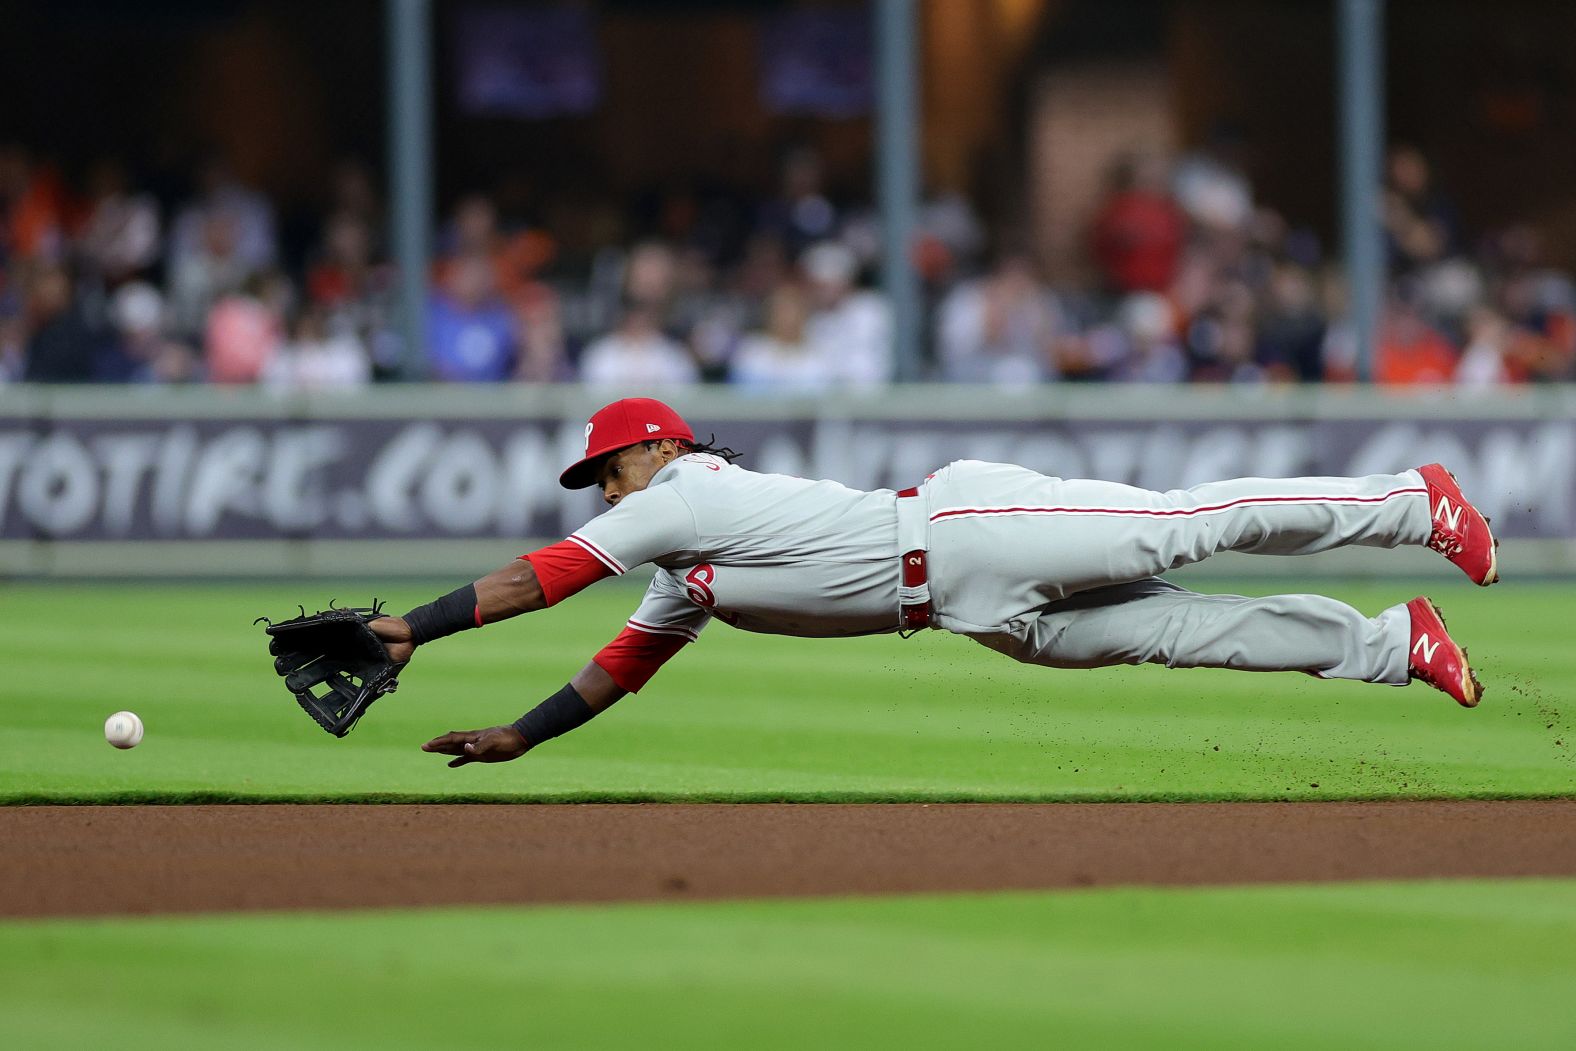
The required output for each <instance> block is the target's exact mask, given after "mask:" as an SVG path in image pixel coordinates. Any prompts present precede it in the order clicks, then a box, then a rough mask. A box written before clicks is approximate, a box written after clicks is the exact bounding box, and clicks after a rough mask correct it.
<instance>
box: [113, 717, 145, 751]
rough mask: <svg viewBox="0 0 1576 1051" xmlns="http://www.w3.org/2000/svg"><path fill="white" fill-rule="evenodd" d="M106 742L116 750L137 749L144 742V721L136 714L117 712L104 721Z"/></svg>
mask: <svg viewBox="0 0 1576 1051" xmlns="http://www.w3.org/2000/svg"><path fill="white" fill-rule="evenodd" d="M104 740H106V741H108V742H109V743H110V744H112V745H114V746H115V747H116V748H135V747H137V745H138V744H140V743H141V741H142V720H141V719H139V718H137V713H136V712H116V713H115V714H114V715H112V716H110V717H109V718H108V719H105V720H104Z"/></svg>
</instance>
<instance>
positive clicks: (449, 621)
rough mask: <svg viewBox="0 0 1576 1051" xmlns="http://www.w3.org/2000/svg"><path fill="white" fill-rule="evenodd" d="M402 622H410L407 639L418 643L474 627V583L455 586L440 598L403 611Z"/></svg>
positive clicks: (475, 625)
mask: <svg viewBox="0 0 1576 1051" xmlns="http://www.w3.org/2000/svg"><path fill="white" fill-rule="evenodd" d="M405 623H406V624H409V625H410V641H412V642H414V643H415V644H416V645H418V646H420V645H421V644H422V643H424V642H431V641H432V640H433V639H441V638H443V637H444V636H445V635H453V634H454V633H455V632H457V631H467V630H469V629H471V628H474V627H477V624H476V585H475V584H467V585H465V586H464V587H463V588H455V589H454V590H453V591H451V592H449V593H448V594H447V595H445V596H443V597H442V598H440V599H436V600H435V601H432V602H429V603H427V604H426V605H425V606H417V607H416V608H415V609H413V610H411V611H410V612H409V613H407V614H405Z"/></svg>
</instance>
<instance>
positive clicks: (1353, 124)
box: [1336, 0, 1389, 383]
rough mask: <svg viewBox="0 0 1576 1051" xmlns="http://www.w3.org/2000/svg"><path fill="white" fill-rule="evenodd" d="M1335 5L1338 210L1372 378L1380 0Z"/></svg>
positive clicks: (1380, 251) (1378, 244) (1361, 359)
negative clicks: (1337, 42) (1337, 23)
mask: <svg viewBox="0 0 1576 1051" xmlns="http://www.w3.org/2000/svg"><path fill="white" fill-rule="evenodd" d="M1336 2H1337V3H1338V4H1339V6H1340V13H1339V23H1340V27H1339V35H1340V69H1339V76H1338V78H1337V80H1338V81H1339V83H1340V117H1339V122H1340V139H1341V214H1342V222H1341V225H1342V229H1343V231H1344V238H1343V239H1344V241H1345V250H1346V275H1347V281H1348V284H1349V288H1350V294H1349V299H1350V303H1349V310H1350V319H1351V325H1352V335H1353V337H1354V339H1355V340H1356V343H1357V378H1358V379H1359V380H1360V381H1362V382H1364V383H1368V382H1370V381H1372V379H1373V367H1374V344H1375V342H1376V340H1377V337H1378V332H1379V315H1380V311H1381V310H1382V309H1383V306H1384V297H1385V294H1386V285H1387V284H1388V277H1389V266H1388V263H1387V261H1386V259H1385V241H1384V230H1383V228H1382V227H1381V225H1380V214H1381V211H1380V210H1381V208H1382V207H1383V203H1382V201H1381V200H1380V191H1381V187H1382V185H1383V180H1384V137H1385V130H1384V94H1385V88H1384V6H1385V5H1384V0H1336Z"/></svg>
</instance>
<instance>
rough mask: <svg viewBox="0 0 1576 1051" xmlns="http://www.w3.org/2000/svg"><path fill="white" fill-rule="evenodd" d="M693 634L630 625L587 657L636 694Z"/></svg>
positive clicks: (623, 686) (620, 686) (620, 684)
mask: <svg viewBox="0 0 1576 1051" xmlns="http://www.w3.org/2000/svg"><path fill="white" fill-rule="evenodd" d="M693 638H694V636H693V635H692V634H691V633H690V632H688V631H680V630H669V629H663V630H661V631H652V630H650V629H648V628H637V627H635V626H633V625H631V626H629V627H627V628H625V629H624V630H623V631H621V632H619V633H618V637H617V638H615V639H614V640H613V641H612V642H610V643H608V644H607V645H606V646H603V647H602V649H601V650H600V651H598V653H597V655H596V656H595V657H592V658H591V659H592V660H593V661H595V662H596V663H597V665H598V666H599V667H600V668H601V669H602V670H603V671H605V672H607V674H608V675H609V677H611V678H612V680H613V681H614V682H615V683H617V684H618V687H619V689H621V690H625V691H626V692H629V693H639V692H640V688H641V687H642V686H644V685H646V683H647V682H649V681H651V677H652V676H653V675H655V674H656V673H657V669H659V668H661V667H662V666H663V665H664V664H666V663H667V662H668V660H669V658H671V657H672V656H673V655H674V654H675V653H677V652H678V651H679V650H681V649H683V648H684V646H685V644H686V643H689V642H691V641H693Z"/></svg>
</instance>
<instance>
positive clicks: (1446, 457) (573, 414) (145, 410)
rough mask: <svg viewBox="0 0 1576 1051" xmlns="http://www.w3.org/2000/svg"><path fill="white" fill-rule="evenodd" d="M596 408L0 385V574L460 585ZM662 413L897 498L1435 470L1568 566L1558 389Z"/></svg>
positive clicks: (587, 511) (1567, 467)
mask: <svg viewBox="0 0 1576 1051" xmlns="http://www.w3.org/2000/svg"><path fill="white" fill-rule="evenodd" d="M604 400H606V399H605V398H604V397H602V396H600V395H598V394H597V393H596V392H591V391H587V390H585V389H583V388H578V387H532V388H517V387H477V388H462V387H419V386H413V387H395V388H380V389H374V390H369V391H366V392H362V393H358V394H353V395H335V396H333V397H316V398H314V397H293V398H281V397H275V396H270V395H268V394H267V393H265V392H261V391H255V390H228V389H223V388H215V387H202V388H191V389H145V388H126V387H121V388H87V389H83V388H74V389H65V388H43V389H40V388H27V389H24V388H15V387H13V388H6V389H0V573H4V574H7V575H13V576H15V575H61V576H83V575H92V576H97V575H102V574H106V573H109V574H114V575H163V574H173V575H212V574H219V575H274V574H308V575H344V574H361V573H376V574H384V575H390V574H402V575H412V574H420V575H427V574H434V573H437V574H459V575H474V574H475V573H479V572H481V571H484V570H486V569H489V568H492V567H494V566H495V565H497V564H498V563H500V562H502V561H504V560H506V559H507V558H508V557H510V556H511V555H513V554H516V553H519V552H520V551H524V550H527V549H529V548H530V547H531V546H533V545H534V544H535V543H536V542H538V541H539V540H541V539H545V538H557V537H560V536H562V535H563V534H565V533H567V532H569V531H571V530H572V529H574V528H575V527H577V526H578V525H579V524H580V523H582V522H584V521H585V520H586V519H587V518H589V517H591V516H592V515H594V514H595V513H597V511H598V509H599V507H598V502H597V498H596V495H595V493H594V491H584V492H578V493H569V492H566V491H564V490H563V489H560V488H559V487H558V485H557V481H556V479H557V475H558V472H559V470H561V469H562V467H563V466H564V465H565V464H567V463H569V462H571V461H572V460H574V459H575V458H576V457H577V456H578V455H579V453H580V450H581V449H582V448H583V446H584V428H585V419H586V416H587V415H588V414H589V412H590V411H591V410H593V409H595V408H596V407H597V406H598V405H600V404H601V403H602V402H603V401H604ZM671 400H672V401H673V403H674V405H675V406H676V407H677V408H679V409H680V411H682V412H683V413H684V414H685V415H686V416H687V417H688V418H689V419H690V420H691V421H692V423H693V424H694V426H696V427H697V429H698V431H699V436H700V437H702V438H704V437H706V436H707V435H708V434H710V433H712V432H715V434H716V436H717V440H718V442H719V443H722V444H727V445H730V446H732V447H733V448H734V449H737V450H738V451H740V452H741V453H743V454H744V462H745V463H746V464H747V465H749V466H752V467H755V468H758V469H761V470H767V471H782V472H786V473H792V474H802V475H808V476H812V477H825V478H835V479H837V480H839V481H842V482H845V483H847V484H849V485H852V486H856V487H859V488H876V487H890V488H901V487H904V486H907V485H912V484H914V483H915V482H917V481H919V480H920V479H921V478H923V477H924V476H925V474H927V473H928V472H930V471H932V470H934V469H935V468H936V467H937V466H939V465H941V464H943V463H946V462H947V461H949V460H953V459H960V458H977V459H992V460H1005V461H1011V462H1015V463H1021V464H1024V465H1026V466H1029V467H1033V468H1035V469H1037V470H1041V471H1044V472H1046V473H1048V474H1059V475H1063V476H1087V477H1099V478H1108V479H1114V480H1118V481H1124V482H1130V483H1133V484H1136V485H1141V486H1146V487H1150V488H1172V487H1175V486H1185V485H1191V484H1194V483H1197V482H1202V481H1208V480H1212V479H1218V478H1226V477H1233V476H1238V475H1267V476H1289V475H1298V474H1337V475H1341V474H1364V473H1370V472H1379V471H1391V470H1395V469H1397V468H1399V467H1404V466H1408V465H1415V464H1418V463H1424V462H1427V461H1430V460H1436V459H1437V460H1443V461H1444V462H1446V463H1448V464H1449V465H1451V466H1452V468H1453V469H1454V470H1455V471H1456V473H1457V474H1458V476H1459V477H1460V479H1461V481H1462V484H1463V485H1464V486H1465V488H1466V490H1467V492H1468V493H1469V494H1471V495H1472V496H1473V497H1474V498H1475V499H1476V500H1477V501H1478V502H1479V503H1480V504H1481V506H1482V507H1483V509H1484V510H1485V511H1486V512H1488V513H1489V514H1490V515H1492V516H1493V518H1494V521H1495V526H1496V529H1497V530H1498V531H1499V532H1500V534H1501V535H1502V536H1503V537H1504V538H1505V540H1506V543H1507V556H1508V557H1507V562H1508V563H1509V564H1510V565H1511V566H1512V567H1515V566H1517V565H1519V566H1521V567H1523V568H1524V569H1526V570H1528V571H1538V572H1566V571H1572V570H1576V514H1573V512H1576V389H1573V388H1535V389H1517V390H1510V391H1505V392H1495V393H1493V394H1491V395H1489V394H1481V393H1462V392H1458V391H1454V390H1444V391H1409V392H1406V393H1402V394H1383V393H1380V392H1377V391H1371V390H1354V389H1343V388H1306V389H1286V390H1279V389H1262V388H1240V389H1239V388H1200V387H1162V388H1144V387H1133V386H1122V387H1082V386H1062V387H1043V388H1035V389H1032V390H1026V391H1010V392H1009V391H994V390H990V389H981V388H953V387H937V386H925V387H912V388H893V389H891V390H888V391H885V392H882V393H879V394H869V395H863V396H858V397H853V396H842V397H832V398H825V399H815V400H804V399H798V400H775V399H774V400H766V399H761V398H750V397H741V396H739V395H737V394H733V393H731V392H728V391H725V390H711V389H698V390H688V391H683V392H676V393H675V394H674V395H673V396H672V398H671ZM1291 563H1292V560H1286V559H1265V558H1245V557H1241V556H1238V557H1235V558H1232V559H1227V560H1223V561H1222V562H1221V563H1220V564H1219V565H1217V566H1216V567H1215V568H1217V569H1221V570H1224V571H1226V572H1231V573H1239V572H1281V573H1285V572H1297V573H1306V572H1307V571H1308V569H1309V568H1310V567H1311V566H1314V565H1317V566H1319V567H1321V568H1324V569H1328V570H1331V571H1335V572H1357V573H1370V572H1390V571H1395V572H1403V573H1410V572H1428V571H1431V570H1434V569H1437V568H1438V560H1437V559H1431V558H1428V557H1426V553H1420V552H1408V553H1405V554H1404V555H1402V556H1401V557H1399V558H1397V557H1395V556H1394V555H1391V554H1390V553H1382V552H1371V551H1360V552H1348V553H1342V554H1337V555H1332V556H1321V557H1320V559H1319V560H1317V561H1316V562H1309V561H1307V560H1295V565H1293V564H1291Z"/></svg>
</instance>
